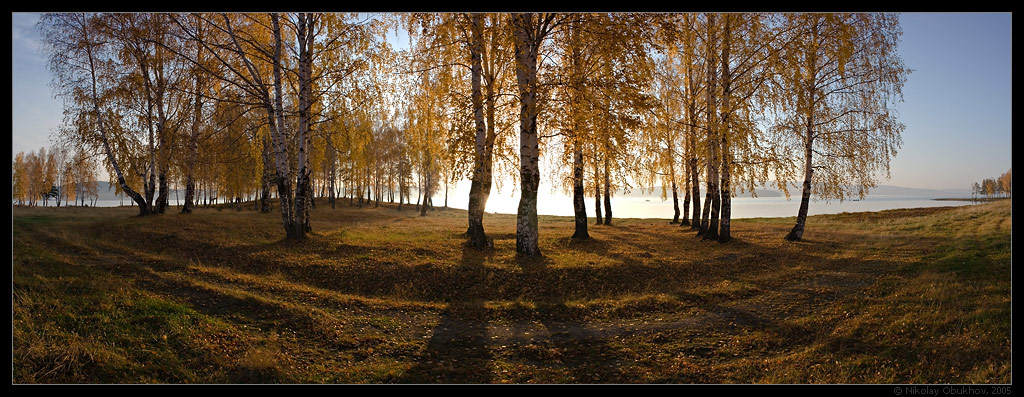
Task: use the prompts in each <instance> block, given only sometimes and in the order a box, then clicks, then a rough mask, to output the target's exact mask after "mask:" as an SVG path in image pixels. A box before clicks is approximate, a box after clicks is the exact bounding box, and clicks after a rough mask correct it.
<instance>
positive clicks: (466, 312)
mask: <svg viewBox="0 0 1024 397" xmlns="http://www.w3.org/2000/svg"><path fill="white" fill-rule="evenodd" d="M487 317H488V315H487V309H486V308H484V305H483V301H467V302H453V303H449V304H448V307H447V308H446V309H445V310H444V311H443V312H442V313H441V320H440V322H438V324H437V326H436V327H434V329H433V331H432V332H431V336H430V341H429V342H427V346H426V348H425V349H424V350H423V352H422V353H421V354H420V355H419V356H418V357H417V358H416V364H415V365H413V367H412V368H410V369H409V370H407V371H406V372H405V373H403V374H402V375H401V376H399V377H397V378H394V379H390V380H389V382H393V383H490V382H491V380H492V373H491V361H492V357H491V352H490V350H489V349H488V338H487V324H488V318H487Z"/></svg>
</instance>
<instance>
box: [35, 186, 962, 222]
mask: <svg viewBox="0 0 1024 397" xmlns="http://www.w3.org/2000/svg"><path fill="white" fill-rule="evenodd" d="M468 195H469V189H468V186H467V187H465V188H464V187H463V185H462V184H459V186H458V187H457V188H455V189H451V190H450V191H449V194H448V205H449V206H451V207H454V208H461V209H465V208H466V207H467V203H468V201H469V198H468ZM933 198H937V197H927V196H897V195H892V196H884V195H876V196H868V197H866V198H865V199H863V200H859V201H852V200H845V201H843V202H839V201H838V200H835V201H829V202H825V201H821V200H817V201H815V200H814V199H812V200H811V203H810V207H809V208H808V214H809V215H819V214H838V213H841V212H870V211H882V210H889V209H896V208H922V207H946V206H962V205H971V204H972V203H971V202H970V201H936V200H932V199H933ZM701 199H702V200H703V197H701ZM170 202H171V205H180V201H178V202H177V203H176V201H175V200H173V199H172V200H171V201H170ZM414 202H415V201H414ZM121 203H122V202H121V201H120V200H99V201H97V203H96V205H97V206H100V207H116V206H118V205H121ZM51 204H52V203H51ZM124 204H125V205H131V202H130V201H129V200H124ZM434 205H435V206H443V205H444V194H443V192H442V194H439V195H437V196H434ZM518 205H519V193H518V192H516V193H510V192H507V191H506V192H494V193H492V194H491V197H490V198H489V199H488V201H487V212H492V213H493V212H498V213H507V214H514V213H516V209H517V208H518ZM602 205H603V202H602ZM679 205H680V211H682V208H681V207H682V205H683V200H682V198H680V200H679ZM586 206H587V215H588V216H591V217H592V216H594V198H593V197H588V198H587V200H586ZM799 209H800V201H799V196H798V195H794V196H793V197H792V198H791V199H789V200H787V199H786V198H785V197H758V198H751V197H734V198H733V199H732V218H733V219H743V218H763V217H791V216H796V214H797V211H798V210H799ZM612 212H613V215H614V216H615V217H616V218H660V219H671V218H672V213H673V211H672V200H671V199H669V200H665V201H662V200H661V198H660V197H657V196H654V197H651V196H634V195H623V196H617V197H613V198H612ZM537 213H538V214H540V215H563V216H572V215H573V209H572V199H571V197H569V196H566V195H563V194H560V193H551V192H540V193H539V194H538V200H537ZM681 216H682V215H680V217H681Z"/></svg>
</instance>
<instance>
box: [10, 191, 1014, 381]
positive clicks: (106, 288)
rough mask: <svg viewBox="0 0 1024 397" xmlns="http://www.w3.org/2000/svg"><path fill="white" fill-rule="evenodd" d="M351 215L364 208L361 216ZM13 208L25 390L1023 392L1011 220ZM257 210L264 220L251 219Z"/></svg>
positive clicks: (16, 310)
mask: <svg viewBox="0 0 1024 397" xmlns="http://www.w3.org/2000/svg"><path fill="white" fill-rule="evenodd" d="M342 203H346V204H347V201H342ZM318 204H320V205H321V206H320V207H317V209H315V210H314V211H313V214H312V219H313V223H312V227H313V230H314V232H313V234H312V235H311V237H310V239H309V240H308V241H306V242H303V243H290V242H286V241H282V237H283V234H284V233H283V230H282V228H281V217H280V213H279V212H277V211H275V212H273V213H270V214H258V213H256V212H254V211H252V210H251V209H249V210H242V211H236V210H235V209H233V208H231V207H226V208H222V209H220V210H218V209H214V208H200V209H198V210H197V211H196V213H194V214H192V215H188V216H185V215H178V214H176V213H169V214H166V215H159V216H151V217H136V216H134V215H135V214H136V213H137V211H136V210H135V209H132V208H59V209H56V208H14V209H13V220H12V228H13V232H14V233H13V241H12V243H13V257H12V276H13V283H12V299H13V302H12V332H13V335H12V339H13V340H12V348H13V351H12V359H13V363H12V366H13V375H12V376H13V378H12V381H13V382H14V383H1009V382H1010V370H1011V366H1010V313H1011V302H1010V288H1011V283H1010V265H1011V249H1010V247H1011V238H1010V231H1011V217H1010V201H1009V200H1005V201H998V202H992V203H985V204H979V205H974V206H966V207H942V208H924V209H908V210H891V211H883V212H876V213H853V214H847V213H844V214H837V215H819V216H811V217H809V219H808V221H807V230H806V233H805V237H806V240H805V241H802V242H797V243H791V242H786V241H784V240H783V236H785V234H786V232H788V230H789V228H791V227H792V225H793V221H794V220H793V218H778V219H750V220H734V221H733V223H732V229H733V237H734V240H733V241H732V242H730V243H728V244H719V243H715V242H704V241H700V240H699V239H696V238H694V236H693V232H691V231H690V230H689V229H686V228H681V227H679V226H678V225H670V224H669V223H668V222H667V221H665V220H649V219H643V220H641V219H615V223H616V224H615V225H614V226H596V225H591V227H590V233H591V236H592V237H593V239H592V240H591V241H588V242H583V243H579V242H574V241H572V240H570V239H569V238H568V236H570V235H571V234H572V228H573V222H572V218H566V217H550V216H541V217H540V225H541V229H540V238H541V240H540V243H541V250H542V252H543V253H544V257H543V258H540V259H520V258H517V257H516V256H515V254H514V247H515V216H514V215H491V214H488V215H487V216H486V217H485V219H484V224H485V227H486V229H487V232H488V234H489V235H490V236H492V237H493V238H494V248H493V249H492V250H486V251H477V250H473V249H468V248H465V247H464V245H463V242H464V238H463V237H462V236H461V234H460V233H462V232H464V231H465V229H466V213H465V211H462V210H440V209H439V210H437V211H431V212H429V215H428V216H426V217H420V216H418V213H413V211H411V210H407V211H404V212H398V211H396V210H395V209H394V207H388V208H356V207H349V206H347V205H341V206H339V207H338V208H337V209H333V210H332V209H330V208H325V207H324V206H323V202H322V201H320V202H318ZM250 208H251V207H250Z"/></svg>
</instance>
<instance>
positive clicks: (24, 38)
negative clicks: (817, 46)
mask: <svg viewBox="0 0 1024 397" xmlns="http://www.w3.org/2000/svg"><path fill="white" fill-rule="evenodd" d="M38 18H39V14H35V13H12V14H11V29H12V31H11V51H12V53H11V61H12V64H11V71H12V76H11V104H12V106H11V118H12V133H11V149H12V152H11V159H12V161H13V158H14V154H16V153H18V152H25V153H28V152H29V151H38V150H39V148H40V147H44V146H45V147H49V146H50V143H49V138H50V135H51V134H53V133H54V132H55V131H56V130H57V129H58V127H59V126H60V124H61V122H62V118H63V112H62V106H61V103H60V101H59V100H56V99H54V98H53V95H52V91H51V89H50V87H49V84H50V81H51V77H50V73H49V70H48V69H47V67H46V59H45V56H44V55H43V54H42V53H41V51H40V48H39V33H38V31H37V30H36V29H35V24H36V22H37V21H38ZM900 24H901V25H902V28H903V36H902V41H901V43H900V49H899V52H900V55H901V56H902V58H903V60H904V63H905V65H906V67H908V68H910V69H913V70H914V72H913V73H911V74H910V76H909V77H908V78H907V83H906V85H905V86H904V87H903V98H904V102H903V103H901V104H899V105H898V106H897V110H898V111H899V114H900V120H901V122H903V124H905V125H906V130H905V131H904V133H903V135H902V137H903V146H902V148H901V149H900V150H899V152H898V154H897V155H896V157H895V158H894V159H893V160H892V162H891V164H890V166H891V167H890V171H891V179H886V178H885V175H880V176H879V180H878V184H880V185H895V186H902V187H910V188H921V189H941V190H953V189H955V190H968V189H969V188H970V186H971V184H972V183H974V182H980V181H981V180H982V179H984V178H995V177H998V176H999V175H1001V174H1002V173H1004V172H1006V171H1007V170H1008V169H1010V166H1011V154H1012V152H1011V149H1010V148H1011V137H1010V133H1011V125H1012V116H1011V114H1012V113H1011V112H1012V94H1013V88H1012V87H1013V84H1012V77H1013V76H1012V55H1013V47H1012V42H1011V38H1012V15H1011V14H1010V13H904V14H902V15H901V17H900Z"/></svg>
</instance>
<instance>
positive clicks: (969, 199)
mask: <svg viewBox="0 0 1024 397" xmlns="http://www.w3.org/2000/svg"><path fill="white" fill-rule="evenodd" d="M1009 199H1010V197H988V198H982V197H979V198H976V199H972V198H933V199H932V200H935V201H980V202H989V201H999V200H1009Z"/></svg>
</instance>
